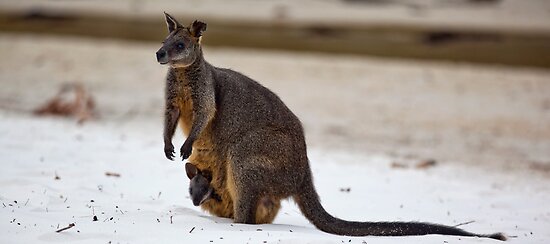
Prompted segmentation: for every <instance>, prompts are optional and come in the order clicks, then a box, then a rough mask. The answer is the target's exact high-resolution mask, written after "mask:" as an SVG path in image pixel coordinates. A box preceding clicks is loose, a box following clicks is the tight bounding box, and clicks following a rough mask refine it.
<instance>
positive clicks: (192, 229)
mask: <svg viewBox="0 0 550 244" xmlns="http://www.w3.org/2000/svg"><path fill="white" fill-rule="evenodd" d="M194 230H195V226H193V228H191V230H190V231H189V234H191V232H193V231H194Z"/></svg>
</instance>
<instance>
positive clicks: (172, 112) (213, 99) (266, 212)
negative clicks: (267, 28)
mask: <svg viewBox="0 0 550 244" xmlns="http://www.w3.org/2000/svg"><path fill="white" fill-rule="evenodd" d="M165 18H166V23H167V25H168V31H169V35H168V37H167V38H166V39H165V40H164V42H163V45H162V47H161V48H160V49H159V50H158V52H157V60H158V62H159V63H161V64H166V65H168V66H169V69H168V75H167V78H166V110H165V124H164V152H165V154H166V157H167V158H168V159H171V160H173V158H174V146H173V145H172V137H173V135H174V132H175V129H176V126H177V125H178V124H180V126H181V127H182V129H183V131H184V133H185V134H186V135H187V139H186V140H185V142H184V143H183V146H182V147H181V148H180V153H181V156H182V159H183V160H185V159H187V158H188V157H189V162H191V163H192V164H193V165H196V167H197V169H199V170H201V171H205V170H207V171H209V172H212V180H211V182H210V184H211V187H212V189H213V190H214V191H215V192H216V193H217V194H219V196H220V201H207V202H204V204H202V205H201V207H202V208H203V209H205V210H207V211H209V212H210V213H212V214H214V215H217V216H220V217H228V218H233V219H234V221H235V222H237V223H247V224H257V223H271V222H272V221H273V219H274V218H275V216H276V214H277V212H278V211H279V208H280V201H281V200H282V199H286V198H288V197H292V198H293V199H294V200H295V201H296V203H297V204H298V206H299V208H300V210H301V211H302V213H303V214H304V216H305V217H306V218H307V219H308V220H309V221H310V222H311V223H313V224H314V225H315V226H316V227H317V228H319V229H320V230H322V231H325V232H328V233H333V234H338V235H349V236H366V235H377V236H403V235H426V234H443V235H459V236H477V237H489V238H493V239H498V240H505V239H506V238H505V236H504V235H503V234H501V233H496V234H491V235H480V234H475V233H470V232H466V231H464V230H461V229H458V228H455V227H450V226H444V225H439V224H431V223H417V222H352V221H345V220H341V219H338V218H335V217H333V216H332V215H330V214H329V213H327V212H326V211H325V209H324V208H323V206H322V205H321V203H320V202H319V197H318V195H317V192H316V191H315V187H314V185H313V180H312V174H311V169H310V167H309V161H308V158H307V150H306V144H305V138H304V132H303V128H302V125H301V123H300V120H299V119H298V118H297V117H296V116H295V115H294V114H293V113H292V111H290V109H288V107H287V106H286V105H285V104H284V103H283V102H282V101H281V99H279V97H277V95H275V94H274V93H273V92H271V91H270V90H269V89H267V88H265V87H264V86H262V85H260V84H259V83H258V82H256V81H254V80H252V79H250V78H249V77H247V76H244V75H243V74H241V73H238V72H235V71H233V70H230V69H223V68H217V67H214V66H212V65H211V64H209V63H208V62H206V60H205V59H204V57H203V52H202V48H201V44H200V40H201V37H202V34H203V32H204V31H206V24H205V23H203V22H201V21H194V22H193V23H192V24H191V25H189V26H186V27H184V26H182V25H181V24H179V23H178V21H177V20H176V19H174V18H173V17H172V16H170V15H169V14H166V13H165ZM265 199H267V201H268V202H272V203H273V204H272V205H269V204H268V205H265V204H263V203H262V202H264V200H265ZM266 206H267V207H266Z"/></svg>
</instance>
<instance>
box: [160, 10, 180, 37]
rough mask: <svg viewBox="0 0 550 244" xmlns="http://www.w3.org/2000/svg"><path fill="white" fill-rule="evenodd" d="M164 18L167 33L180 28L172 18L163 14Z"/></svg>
mask: <svg viewBox="0 0 550 244" xmlns="http://www.w3.org/2000/svg"><path fill="white" fill-rule="evenodd" d="M164 18H165V20H166V25H167V26H168V32H170V33H171V32H172V31H174V30H175V29H177V28H181V27H182V26H181V25H180V23H178V21H177V20H176V19H175V18H174V17H172V16H171V15H169V14H168V13H166V12H164Z"/></svg>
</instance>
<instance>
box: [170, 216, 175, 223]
mask: <svg viewBox="0 0 550 244" xmlns="http://www.w3.org/2000/svg"><path fill="white" fill-rule="evenodd" d="M172 217H174V216H172V215H170V224H173V223H174V222H173V221H172Z"/></svg>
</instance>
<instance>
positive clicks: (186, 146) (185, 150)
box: [180, 140, 193, 161]
mask: <svg viewBox="0 0 550 244" xmlns="http://www.w3.org/2000/svg"><path fill="white" fill-rule="evenodd" d="M191 151H193V145H192V143H190V142H189V141H188V140H185V142H184V143H183V146H181V149H180V155H181V160H182V161H183V160H186V159H187V158H189V156H191Z"/></svg>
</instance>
